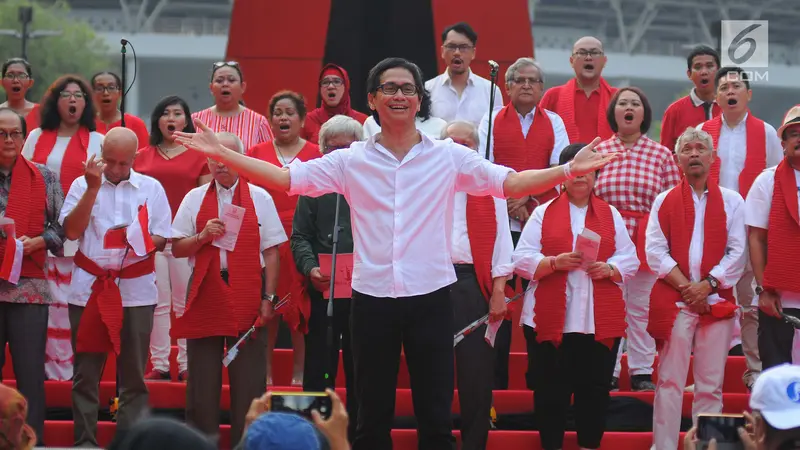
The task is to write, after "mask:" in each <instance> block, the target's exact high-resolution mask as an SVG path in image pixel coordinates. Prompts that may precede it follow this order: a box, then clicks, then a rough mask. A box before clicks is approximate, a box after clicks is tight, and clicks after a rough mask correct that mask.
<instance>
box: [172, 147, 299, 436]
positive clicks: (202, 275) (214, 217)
mask: <svg viewBox="0 0 800 450" xmlns="http://www.w3.org/2000/svg"><path fill="white" fill-rule="evenodd" d="M218 136H219V140H220V142H221V143H222V145H225V147H226V148H229V149H231V150H233V151H236V152H239V153H243V152H244V146H243V145H242V142H241V140H239V138H238V137H236V135H234V134H231V133H220V134H219V135H218ZM208 168H209V171H210V172H211V175H212V176H213V177H214V181H213V182H211V183H208V184H206V185H203V186H200V187H197V188H194V189H192V190H191V191H189V193H188V194H186V197H184V199H183V202H181V206H180V207H179V208H178V212H177V213H176V214H175V221H174V222H173V224H172V236H173V241H172V253H173V255H175V257H177V258H184V257H188V258H189V265H190V266H191V267H192V277H191V278H190V280H191V281H190V282H189V287H188V295H187V299H186V310H185V312H184V313H183V314H182V315H181V316H180V317H177V318H176V320H175V324H174V325H173V328H172V332H171V334H172V336H173V337H176V338H183V339H186V353H187V360H188V365H189V373H191V374H192V376H191V377H189V380H188V384H187V387H186V420H187V422H188V423H189V424H190V425H192V426H194V427H196V428H197V429H199V430H200V431H202V432H203V433H205V434H207V435H209V436H212V437H214V438H216V437H217V435H218V433H219V400H220V395H221V391H222V359H223V352H224V351H225V348H228V349H230V348H231V347H232V346H233V345H234V344H235V343H236V341H237V340H238V339H239V337H240V335H241V334H242V333H244V332H246V331H247V330H248V329H249V328H250V327H251V326H253V325H254V324H256V325H257V326H258V328H257V330H256V332H255V334H254V338H253V339H252V340H248V341H246V342H245V343H243V344H242V345H241V346H240V347H239V353H238V356H237V357H236V359H234V360H233V362H232V363H230V365H229V366H228V374H229V375H230V385H231V386H230V387H231V442H232V443H233V444H234V445H235V444H236V443H237V442H239V440H240V439H241V436H242V431H243V429H244V418H245V414H246V413H247V409H248V408H249V407H250V402H251V401H252V400H253V399H254V398H257V397H259V396H260V395H261V394H263V393H264V391H265V390H266V380H267V365H266V361H265V359H264V358H265V354H266V353H265V352H266V345H267V333H266V330H265V329H264V328H263V327H262V324H266V323H267V321H268V320H269V319H270V318H271V317H272V313H273V309H272V308H273V305H272V300H273V299H274V297H275V295H274V294H275V288H276V286H277V284H278V269H279V266H278V264H279V257H278V245H280V244H282V243H284V242H286V240H287V239H286V233H285V232H284V231H283V226H282V225H281V222H280V218H279V217H278V212H277V210H276V209H275V204H274V202H273V201H272V197H270V195H269V194H268V193H267V191H265V190H263V189H261V188H260V187H257V186H254V185H252V184H249V183H247V184H240V183H239V174H238V173H236V171H234V170H232V169H231V168H229V167H226V166H225V165H224V164H220V163H217V162H216V161H214V160H212V159H209V160H208ZM244 187H246V189H243V188H244ZM236 222H238V225H236ZM237 226H238V227H240V228H238V231H231V230H228V227H230V228H231V229H234V228H235V227H237ZM264 267H265V268H266V274H265V271H264V269H263V268H264ZM262 288H263V289H262ZM262 290H263V292H262ZM256 319H261V321H260V323H256Z"/></svg>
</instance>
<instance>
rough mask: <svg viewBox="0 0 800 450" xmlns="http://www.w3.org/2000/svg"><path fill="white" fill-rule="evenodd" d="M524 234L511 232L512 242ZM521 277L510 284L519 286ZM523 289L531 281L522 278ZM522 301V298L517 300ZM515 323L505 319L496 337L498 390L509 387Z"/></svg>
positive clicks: (515, 244) (495, 381) (495, 367)
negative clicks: (510, 358)
mask: <svg viewBox="0 0 800 450" xmlns="http://www.w3.org/2000/svg"><path fill="white" fill-rule="evenodd" d="M521 235H522V233H521V232H519V231H512V232H511V242H513V243H514V247H516V246H517V242H519V237H520V236H521ZM518 278H521V277H520V276H519V275H514V276H513V277H511V278H510V279H509V280H508V285H509V286H511V287H512V288H515V287H516V286H517V279H518ZM521 283H522V289H523V290H524V289H527V288H528V283H529V281H528V280H526V279H524V278H522V279H521ZM517 302H520V303H521V302H522V299H519V300H517ZM512 327H513V324H512V323H511V321H510V320H503V324H502V325H500V329H499V330H497V335H496V336H495V339H494V353H495V363H494V364H495V366H494V388H495V389H498V390H506V389H508V360H509V357H510V355H511V331H512Z"/></svg>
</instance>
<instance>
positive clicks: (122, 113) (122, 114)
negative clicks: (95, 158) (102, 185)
mask: <svg viewBox="0 0 800 450" xmlns="http://www.w3.org/2000/svg"><path fill="white" fill-rule="evenodd" d="M120 43H121V44H122V50H120V52H121V53H122V74H121V75H120V76H121V77H122V86H120V89H122V101H120V104H119V110H120V117H121V118H122V119H121V120H122V128H125V91H126V89H125V87H126V86H127V82H126V81H127V78H128V67H127V64H126V61H125V57H126V56H127V49H126V48H125V46H126V45H128V41H126V40H125V39H123V40H122V41H121V42H120ZM118 393H119V392H118Z"/></svg>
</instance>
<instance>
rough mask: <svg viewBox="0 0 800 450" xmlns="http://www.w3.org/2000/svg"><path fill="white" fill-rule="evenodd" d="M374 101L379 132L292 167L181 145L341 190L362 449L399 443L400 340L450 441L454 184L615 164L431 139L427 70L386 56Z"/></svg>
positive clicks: (474, 189)
mask: <svg viewBox="0 0 800 450" xmlns="http://www.w3.org/2000/svg"><path fill="white" fill-rule="evenodd" d="M367 92H368V99H369V103H370V107H371V108H372V109H373V110H374V111H375V113H376V114H379V115H380V117H381V126H382V127H383V128H382V130H381V133H379V134H377V135H375V136H373V137H372V138H370V139H369V140H368V141H366V142H356V143H353V144H352V145H351V146H350V148H346V149H341V150H337V151H335V152H331V153H328V154H325V155H324V156H322V157H321V158H317V159H314V160H311V161H307V162H299V161H297V160H295V162H293V163H292V164H290V165H289V166H287V167H286V168H278V167H277V166H274V165H271V164H269V163H264V162H262V161H258V160H255V159H253V158H248V157H246V156H244V155H241V154H238V153H236V152H232V151H230V150H227V149H225V148H224V147H222V146H221V145H220V144H219V142H218V140H217V139H216V137H215V136H214V134H213V133H212V132H210V130H209V128H208V127H206V126H205V124H203V123H202V122H199V121H197V122H196V124H197V126H198V127H199V129H200V131H199V132H197V133H183V132H181V133H176V135H177V136H179V139H180V142H181V143H183V144H185V145H187V146H189V147H190V148H193V149H195V150H198V151H202V152H203V153H205V154H207V155H209V156H210V157H211V158H213V159H216V160H219V161H224V162H225V164H227V165H228V166H230V167H233V168H234V169H235V170H237V171H238V172H239V173H241V174H243V175H244V176H246V177H247V178H248V179H250V180H253V181H254V182H257V183H258V184H263V185H266V186H270V187H272V188H274V189H283V190H287V191H288V192H289V193H290V195H308V196H313V197H318V196H320V195H323V194H326V193H329V192H338V193H341V194H343V195H344V196H345V200H347V203H348V204H349V205H350V211H351V216H352V227H353V231H354V257H353V275H352V277H353V286H352V287H353V301H352V306H351V322H350V324H351V327H352V328H351V333H352V340H353V358H354V368H355V378H356V387H357V389H358V401H359V415H358V426H357V431H356V439H355V442H354V444H353V448H354V449H355V450H365V449H369V450H381V449H387V448H391V427H392V418H393V416H394V397H395V393H396V392H395V389H396V385H397V370H398V366H399V362H400V349H401V346H402V348H404V350H405V355H406V358H407V361H408V364H409V374H410V376H411V380H412V381H411V383H412V385H414V389H412V396H413V398H414V402H415V404H416V405H417V406H416V408H415V413H416V415H417V420H418V423H419V432H418V436H419V445H420V447H421V448H437V449H447V448H454V440H453V436H452V432H451V421H450V408H451V407H452V400H453V377H454V368H453V335H452V330H453V311H452V306H451V304H450V297H449V295H448V289H447V288H448V286H449V285H451V284H452V283H454V282H455V281H456V276H455V272H454V270H453V265H452V260H451V257H450V245H449V244H450V230H452V222H453V220H452V218H453V199H454V196H455V193H456V192H457V191H463V192H467V193H468V194H473V195H492V196H494V197H498V198H504V197H506V196H517V197H520V196H523V195H528V194H531V193H533V194H537V193H539V192H542V191H545V190H547V189H549V188H550V187H552V186H554V185H555V184H557V183H560V182H562V181H564V180H566V179H567V178H571V177H573V176H577V175H580V174H585V173H588V172H593V171H594V170H597V169H599V168H600V167H603V166H605V165H606V164H608V163H609V162H610V161H612V160H613V159H614V158H615V157H614V156H610V155H608V156H603V155H600V154H597V153H595V152H593V151H592V149H593V148H594V146H595V145H597V144H598V143H599V141H600V140H599V139H596V140H595V141H594V142H593V143H592V144H590V145H589V146H587V147H586V148H584V149H583V151H581V152H580V153H579V154H578V156H577V157H576V158H575V160H574V161H572V162H571V163H570V165H566V166H562V167H557V168H550V169H545V170H540V171H530V170H529V171H525V172H521V173H516V172H514V171H513V170H511V169H508V168H505V167H501V166H496V165H494V164H492V163H490V162H489V161H486V160H485V159H483V158H482V157H481V156H480V155H478V154H476V152H474V151H472V150H469V149H467V148H466V147H464V146H462V145H458V144H455V143H453V142H452V141H451V140H449V139H448V140H444V141H439V140H432V139H430V138H429V137H427V136H426V135H425V134H424V133H420V132H419V131H417V130H416V127H415V125H414V117H415V115H416V114H417V112H418V111H419V108H420V105H421V104H422V103H424V102H427V101H428V98H427V96H428V94H427V92H426V91H425V89H424V88H423V86H422V73H421V71H420V70H419V67H417V66H416V65H415V64H413V63H411V62H409V61H407V60H404V59H401V58H387V59H385V60H383V61H381V62H380V63H378V64H377V65H376V66H375V67H373V69H372V70H371V71H370V74H369V77H368V79H367Z"/></svg>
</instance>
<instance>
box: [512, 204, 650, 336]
mask: <svg viewBox="0 0 800 450" xmlns="http://www.w3.org/2000/svg"><path fill="white" fill-rule="evenodd" d="M551 203H553V201H552V200H551V201H549V202H547V203H545V204H544V205H541V206H538V207H537V208H536V209H534V210H533V214H532V215H531V219H530V220H529V221H528V223H527V224H526V225H525V229H523V230H522V235H520V238H519V242H518V243H517V248H516V249H515V250H514V254H513V255H512V259H513V260H514V270H515V272H517V273H518V274H519V275H521V276H523V277H525V278H527V279H529V280H531V283H530V285H529V286H528V290H527V291H526V292H525V303H524V304H523V306H522V316H521V317H520V323H521V324H523V325H528V326H529V327H531V328H536V325H535V322H534V312H533V308H534V306H535V305H536V288H537V287H538V284H539V283H538V282H537V281H535V280H533V274H534V273H536V269H537V268H538V267H539V263H541V262H542V260H543V259H544V258H545V255H544V254H542V221H543V220H544V213H545V211H546V210H547V207H548V206H550V204H551ZM588 210H589V208H588V206H585V207H583V208H579V207H577V206H575V205H573V204H572V203H570V205H569V217H570V228H571V229H572V246H573V248H575V241H576V240H577V237H578V235H579V234H581V233H582V232H583V230H584V228H585V226H586V213H587V212H588ZM611 215H612V216H613V217H614V240H615V245H616V248H615V249H614V254H613V255H612V256H611V257H610V258H608V261H606V262H607V263H608V264H611V265H613V266H614V267H616V268H617V270H618V271H619V273H620V274H621V275H622V283H618V284H619V285H622V284H624V283H625V282H626V281H627V280H629V279H630V278H631V277H633V276H634V275H636V272H637V271H638V270H639V258H638V257H637V256H636V247H635V246H634V245H633V241H631V238H630V236H629V235H628V230H627V229H626V228H625V221H623V220H622V215H620V213H619V211H617V209H616V208H614V207H613V206H611ZM594 331H595V327H594V283H593V282H592V279H591V278H590V277H589V275H588V274H587V273H586V272H584V271H583V270H580V269H578V270H572V271H570V272H569V274H567V315H566V317H565V319H564V333H583V334H594Z"/></svg>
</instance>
